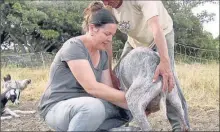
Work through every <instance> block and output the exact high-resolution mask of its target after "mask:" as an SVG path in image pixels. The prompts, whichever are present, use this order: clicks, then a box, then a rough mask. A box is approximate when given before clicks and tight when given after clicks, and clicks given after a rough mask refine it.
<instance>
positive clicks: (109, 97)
mask: <svg viewBox="0 0 220 132" xmlns="http://www.w3.org/2000/svg"><path fill="white" fill-rule="evenodd" d="M83 29H84V31H85V34H84V35H81V36H78V37H74V38H71V39H69V40H67V41H66V42H65V43H64V45H63V46H62V48H61V49H60V50H59V51H58V53H57V54H56V56H55V58H54V61H53V63H52V65H51V68H50V79H49V84H48V87H47V89H46V90H45V92H44V93H43V95H42V97H41V101H40V104H39V112H40V115H41V117H42V118H44V119H45V121H46V123H47V124H48V125H49V126H50V127H51V128H53V129H55V130H57V131H95V130H102V129H105V130H108V129H110V128H113V127H118V126H120V125H122V124H124V123H125V122H126V121H125V120H123V119H128V118H129V117H128V115H127V114H125V113H126V112H127V111H126V110H125V109H127V103H126V99H125V93H124V92H122V91H119V90H118V89H115V88H113V87H112V81H111V77H110V73H109V68H108V56H107V53H106V52H105V51H104V50H105V48H106V46H107V45H109V44H110V43H111V42H112V37H113V35H114V34H115V32H116V29H117V25H116V21H115V19H114V17H113V16H112V14H111V12H109V11H108V10H106V9H104V8H103V5H102V4H101V3H100V2H94V3H91V4H90V5H89V7H88V8H86V9H85V11H84V23H83ZM118 106H119V107H121V108H124V109H121V108H119V107H118Z"/></svg>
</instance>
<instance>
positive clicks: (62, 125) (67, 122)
mask: <svg viewBox="0 0 220 132" xmlns="http://www.w3.org/2000/svg"><path fill="white" fill-rule="evenodd" d="M127 112H129V111H127V110H124V109H122V108H119V107H117V106H115V105H113V104H111V103H109V102H107V101H104V100H102V99H98V98H93V97H79V98H72V99H68V100H64V101H61V102H58V103H57V104H56V105H54V106H53V107H52V108H51V109H50V111H49V112H48V113H47V115H46V117H45V121H46V123H47V124H48V125H49V126H50V127H51V128H52V129H54V130H56V131H99V130H109V129H111V128H115V127H119V126H121V125H123V124H125V123H126V122H128V121H129V120H131V118H132V117H131V116H130V115H129V114H127Z"/></svg>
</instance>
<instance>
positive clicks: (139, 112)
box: [126, 80, 162, 131]
mask: <svg viewBox="0 0 220 132" xmlns="http://www.w3.org/2000/svg"><path fill="white" fill-rule="evenodd" d="M147 81H148V82H149V80H147ZM147 81H146V80H142V84H143V85H136V84H137V83H136V82H134V83H133V84H132V85H131V87H130V88H129V90H128V91H127V93H126V99H127V101H128V107H129V109H130V111H131V113H132V115H133V117H134V119H135V120H136V121H137V123H138V124H139V126H140V127H141V129H142V131H150V130H151V127H150V123H149V121H148V120H147V116H146V113H145V109H146V107H147V105H148V104H149V103H150V101H151V100H152V99H154V98H155V97H156V96H157V95H159V93H160V92H161V90H162V82H161V81H158V82H156V83H152V84H151V82H149V83H147ZM143 82H144V83H143ZM145 84H148V85H147V86H146V85H145ZM149 84H151V85H149ZM137 91H138V92H140V93H138V94H137Z"/></svg>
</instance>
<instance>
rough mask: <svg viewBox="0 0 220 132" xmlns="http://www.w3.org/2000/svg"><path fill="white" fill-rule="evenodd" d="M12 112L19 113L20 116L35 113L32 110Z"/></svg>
mask: <svg viewBox="0 0 220 132" xmlns="http://www.w3.org/2000/svg"><path fill="white" fill-rule="evenodd" d="M13 112H15V113H21V114H34V113H36V111H35V110H33V111H22V110H14V111H13Z"/></svg>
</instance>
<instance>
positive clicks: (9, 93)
mask: <svg viewBox="0 0 220 132" xmlns="http://www.w3.org/2000/svg"><path fill="white" fill-rule="evenodd" d="M30 83H31V80H30V79H25V80H21V81H16V80H12V79H11V76H10V75H7V76H6V77H4V83H3V85H2V87H3V89H4V90H5V92H3V93H2V94H1V97H0V98H1V120H5V119H11V118H12V117H20V116H19V115H18V114H16V113H23V114H29V113H30V114H31V113H35V111H21V110H14V111H12V110H10V109H9V108H8V107H6V105H7V103H8V101H11V102H12V103H14V104H16V105H18V104H19V97H20V93H21V91H23V90H24V89H25V88H26V87H27V85H28V84H30ZM7 114H9V116H3V115H7Z"/></svg>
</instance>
